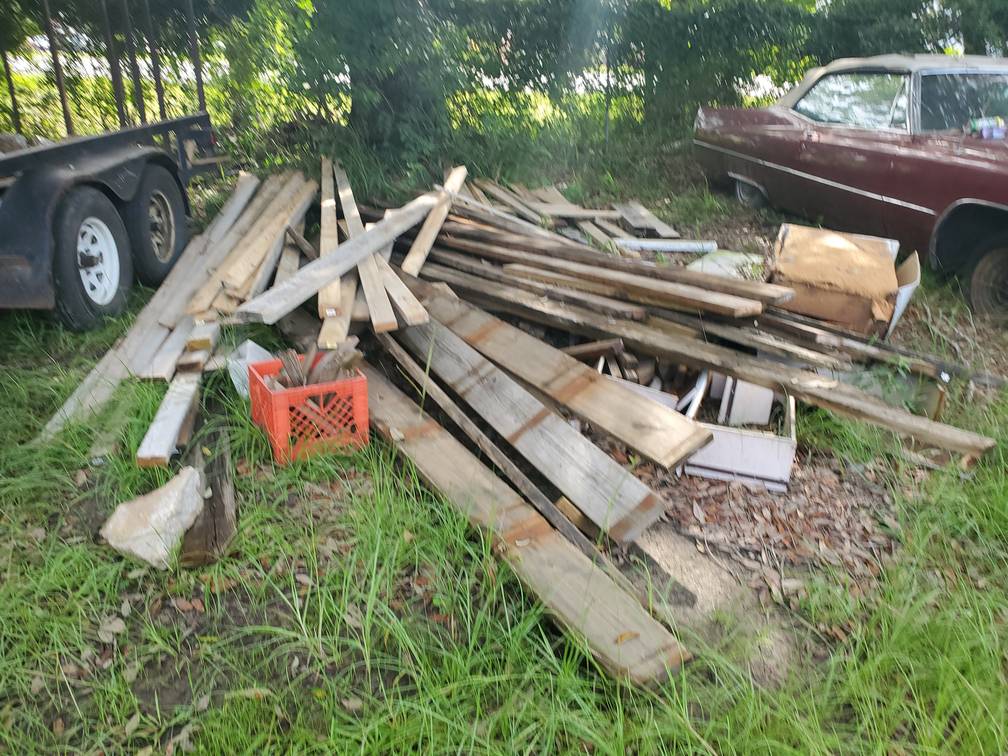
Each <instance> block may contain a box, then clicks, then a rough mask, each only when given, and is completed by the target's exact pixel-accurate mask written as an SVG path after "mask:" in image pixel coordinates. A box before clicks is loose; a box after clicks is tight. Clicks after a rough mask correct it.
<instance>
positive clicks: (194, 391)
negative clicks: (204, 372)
mask: <svg viewBox="0 0 1008 756" xmlns="http://www.w3.org/2000/svg"><path fill="white" fill-rule="evenodd" d="M199 394H200V376H199V374H195V375H178V376H176V377H175V378H174V380H172V382H171V383H170V384H169V385H168V391H167V392H166V393H165V396H164V399H163V400H162V401H161V406H160V407H158V411H157V414H156V415H155V416H154V421H153V422H152V423H151V424H150V427H149V428H148V429H147V434H146V435H145V436H144V438H143V441H142V442H141V443H140V448H139V449H137V457H136V458H137V464H138V465H140V467H167V466H168V462H169V460H171V458H172V455H173V454H174V453H175V451H176V449H177V446H178V438H179V433H180V432H181V431H182V427H183V425H184V424H185V422H186V420H187V418H188V416H189V415H190V413H191V412H193V410H194V408H195V407H196V405H197V403H198V402H199Z"/></svg>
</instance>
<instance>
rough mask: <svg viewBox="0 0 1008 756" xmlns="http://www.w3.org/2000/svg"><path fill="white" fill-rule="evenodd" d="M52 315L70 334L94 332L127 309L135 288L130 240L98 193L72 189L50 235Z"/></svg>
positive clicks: (102, 195) (103, 198)
mask: <svg viewBox="0 0 1008 756" xmlns="http://www.w3.org/2000/svg"><path fill="white" fill-rule="evenodd" d="M53 231H54V233H53V236H54V243H55V247H54V250H53V281H54V283H55V286H56V313H57V315H59V318H60V320H62V321H63V323H64V324H66V326H67V327H68V328H71V329H73V330H75V331H85V330H88V329H90V328H95V327H96V326H98V325H100V324H101V322H102V321H103V320H104V319H105V318H108V317H114V316H115V315H118V314H119V313H121V312H122V311H123V309H124V308H125V307H126V297H127V295H128V293H129V289H130V286H131V285H132V283H133V261H132V258H131V256H130V243H129V236H127V234H126V228H125V226H124V225H123V222H122V218H120V217H119V213H118V211H117V210H116V207H115V205H113V204H112V202H111V200H109V198H108V197H106V196H105V195H104V194H102V193H101V192H100V191H98V190H97V189H92V188H91V187H87V186H79V187H76V188H74V189H71V190H70V192H69V193H68V194H67V195H66V196H65V197H64V198H63V200H62V201H61V202H60V204H59V207H58V208H57V210H56V222H55V225H54V229H53Z"/></svg>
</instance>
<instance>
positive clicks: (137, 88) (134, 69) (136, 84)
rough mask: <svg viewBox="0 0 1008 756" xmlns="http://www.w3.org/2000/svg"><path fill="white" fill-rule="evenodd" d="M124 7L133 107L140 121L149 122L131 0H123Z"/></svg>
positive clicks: (124, 25)
mask: <svg viewBox="0 0 1008 756" xmlns="http://www.w3.org/2000/svg"><path fill="white" fill-rule="evenodd" d="M122 8H123V32H124V33H125V38H126V57H127V58H129V64H130V78H131V79H132V80H133V107H135V108H136V109H137V114H138V115H139V116H140V123H147V106H146V104H145V103H144V95H143V79H141V78H140V64H139V63H138V62H137V54H136V45H135V44H134V42H133V19H132V18H131V17H130V10H129V0H122Z"/></svg>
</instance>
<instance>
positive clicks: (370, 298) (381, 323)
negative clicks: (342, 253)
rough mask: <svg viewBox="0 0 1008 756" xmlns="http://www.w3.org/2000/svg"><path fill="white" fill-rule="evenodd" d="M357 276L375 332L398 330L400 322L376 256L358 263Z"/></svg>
mask: <svg viewBox="0 0 1008 756" xmlns="http://www.w3.org/2000/svg"><path fill="white" fill-rule="evenodd" d="M357 275H358V277H359V278H360V285H361V289H363V291H364V299H365V300H366V301H367V305H368V312H369V313H370V314H371V327H372V328H373V329H374V332H375V333H384V332H386V331H394V330H395V329H397V328H398V327H399V321H397V320H396V316H395V310H393V309H392V303H391V302H390V301H389V297H388V293H387V292H386V291H385V283H384V281H383V280H382V275H381V271H379V270H378V263H377V262H376V261H375V255H368V256H367V257H365V258H364V259H363V260H361V261H360V262H359V263H357Z"/></svg>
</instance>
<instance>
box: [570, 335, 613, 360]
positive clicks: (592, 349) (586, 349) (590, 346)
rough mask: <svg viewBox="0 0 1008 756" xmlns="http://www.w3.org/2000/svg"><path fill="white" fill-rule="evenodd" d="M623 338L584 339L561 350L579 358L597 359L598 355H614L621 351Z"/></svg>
mask: <svg viewBox="0 0 1008 756" xmlns="http://www.w3.org/2000/svg"><path fill="white" fill-rule="evenodd" d="M623 348H624V347H623V339H601V340H599V341H586V342H585V343H584V344H575V345H574V346H569V347H563V348H561V349H560V351H561V352H563V353H564V354H566V355H568V356H569V357H574V358H576V359H579V360H597V359H598V358H599V357H605V356H607V355H609V356H615V355H617V354H622V352H623Z"/></svg>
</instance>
